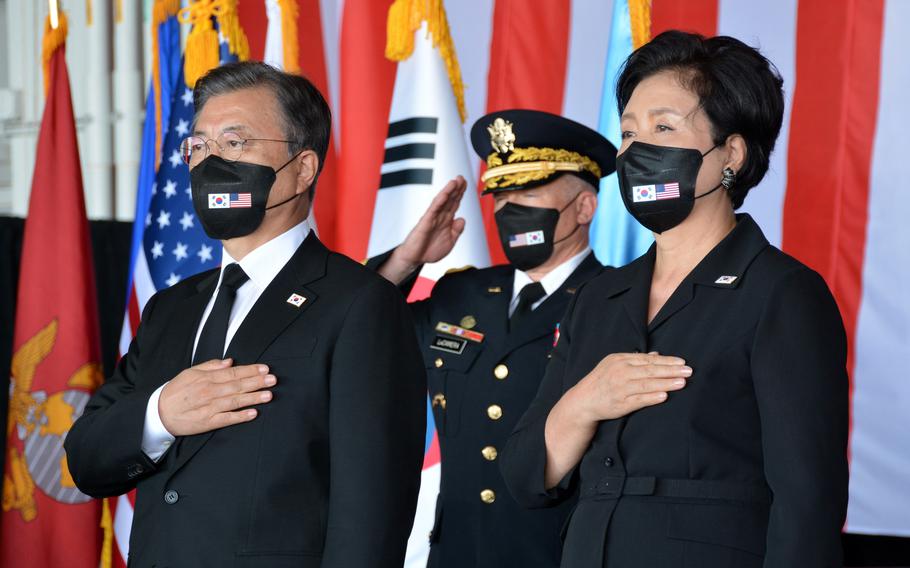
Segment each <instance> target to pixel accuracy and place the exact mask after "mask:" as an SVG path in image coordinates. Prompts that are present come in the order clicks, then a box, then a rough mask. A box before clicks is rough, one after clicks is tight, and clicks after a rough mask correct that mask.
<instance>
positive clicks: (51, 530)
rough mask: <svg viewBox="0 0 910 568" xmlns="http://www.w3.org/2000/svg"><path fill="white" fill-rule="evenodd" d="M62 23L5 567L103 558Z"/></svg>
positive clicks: (14, 384)
mask: <svg viewBox="0 0 910 568" xmlns="http://www.w3.org/2000/svg"><path fill="white" fill-rule="evenodd" d="M52 16H56V14H52ZM53 19H54V20H56V19H57V18H56V17H54V18H53ZM54 24H56V25H52V22H51V16H49V17H48V22H47V24H46V25H45V38H44V53H43V60H44V65H45V89H46V93H47V100H46V103H45V107H44V116H43V118H42V120H41V130H40V133H39V135H38V150H37V159H36V161H35V174H34V178H33V181H32V192H31V201H30V203H29V211H28V218H27V219H26V222H25V234H24V236H23V244H22V261H21V270H20V275H19V288H18V290H19V292H18V298H17V302H16V322H15V334H14V340H13V359H12V369H11V375H10V376H11V379H10V399H9V400H10V402H9V423H8V425H7V429H6V435H7V442H6V450H5V451H6V456H5V457H6V465H5V470H4V473H3V515H2V527H0V566H10V567H12V566H16V567H17V568H29V567H36V568H37V567H42V568H44V567H46V568H55V567H58V566H67V567H73V568H78V567H85V568H96V567H97V566H98V565H99V560H100V557H101V548H102V542H103V533H102V530H101V528H100V526H99V521H100V520H101V510H102V506H101V501H95V500H93V499H91V498H90V497H89V496H87V495H85V494H83V493H81V492H80V491H79V490H78V489H76V487H75V485H74V484H73V479H72V477H71V476H70V473H69V470H68V468H67V463H66V454H65V453H64V451H63V440H64V438H65V437H66V434H67V432H68V431H69V428H70V426H72V424H73V422H74V421H75V419H76V418H77V417H78V416H79V415H80V414H81V413H82V409H83V408H84V407H85V404H86V402H87V401H88V399H89V396H90V394H91V392H92V390H94V389H95V387H97V386H98V385H99V384H100V382H101V381H102V380H103V376H102V371H101V365H100V364H99V361H100V357H99V353H100V351H99V339H98V337H99V336H98V322H97V317H98V310H97V305H96V297H95V282H94V272H93V269H92V257H91V249H90V247H89V234H88V221H87V220H86V217H85V203H84V201H83V193H82V172H81V170H80V166H79V150H78V148H77V146H76V127H75V122H74V120H73V107H72V101H71V99H70V87H69V77H68V75H67V71H66V62H65V60H64V46H65V41H66V19H65V17H64V16H63V14H62V13H60V15H59V22H54Z"/></svg>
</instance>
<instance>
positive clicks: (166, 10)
mask: <svg viewBox="0 0 910 568" xmlns="http://www.w3.org/2000/svg"><path fill="white" fill-rule="evenodd" d="M179 11H180V0H155V5H154V6H152V91H153V92H154V96H155V116H156V117H157V120H155V170H156V171H157V170H158V165H159V164H160V163H161V144H162V136H163V134H162V132H161V96H162V95H161V61H160V60H159V58H158V55H159V53H158V31H159V28H160V27H161V24H163V23H164V22H166V21H167V19H168V18H171V17H173V16H176V15H177V12H179Z"/></svg>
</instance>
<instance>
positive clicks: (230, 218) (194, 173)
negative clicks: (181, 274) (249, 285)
mask: <svg viewBox="0 0 910 568" xmlns="http://www.w3.org/2000/svg"><path fill="white" fill-rule="evenodd" d="M298 155H299V154H298ZM296 157H297V156H294V157H293V158H291V159H290V160H288V161H287V162H285V164H284V165H283V166H281V167H280V168H278V169H277V170H273V169H272V168H270V167H269V166H265V165H262V164H251V163H248V162H229V161H227V160H225V159H223V158H222V157H221V156H216V155H214V154H212V155H210V156H208V157H206V159H204V160H202V161H201V162H200V163H199V165H198V166H196V167H195V168H193V169H192V170H190V186H191V187H192V193H193V208H194V209H195V210H196V215H197V216H198V217H199V221H200V222H201V223H202V228H203V229H205V234H207V235H208V236H209V237H211V238H213V239H218V240H225V239H234V238H237V237H245V236H247V235H249V234H250V233H252V232H253V231H255V230H256V229H258V228H259V225H261V224H262V219H263V218H264V217H265V212H266V211H267V210H268V209H273V208H275V207H278V206H279V205H284V204H285V203H287V202H288V201H291V200H292V199H296V198H298V197H300V196H301V195H304V193H298V194H296V195H293V196H291V197H289V198H288V199H285V200H284V201H282V202H281V203H276V204H275V205H272V206H271V207H266V206H265V204H266V203H267V202H268V200H269V192H270V191H271V190H272V185H273V184H274V183H275V177H276V176H277V175H278V172H280V171H281V170H283V169H284V168H285V166H287V165H288V164H290V163H291V162H293V161H294V159H295V158H296Z"/></svg>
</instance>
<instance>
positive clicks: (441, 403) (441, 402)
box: [433, 392, 446, 410]
mask: <svg viewBox="0 0 910 568" xmlns="http://www.w3.org/2000/svg"><path fill="white" fill-rule="evenodd" d="M437 406H438V407H439V408H441V409H443V410H445V409H446V395H444V394H442V393H441V392H440V393H436V394H434V395H433V408H436V407H437Z"/></svg>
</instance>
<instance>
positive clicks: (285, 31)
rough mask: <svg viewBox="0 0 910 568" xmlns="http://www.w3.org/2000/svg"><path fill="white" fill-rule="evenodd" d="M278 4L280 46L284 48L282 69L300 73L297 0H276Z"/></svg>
mask: <svg viewBox="0 0 910 568" xmlns="http://www.w3.org/2000/svg"><path fill="white" fill-rule="evenodd" d="M278 6H280V7H281V47H282V49H283V50H284V54H283V59H284V70H285V71H286V72H288V73H300V54H299V53H300V52H299V47H298V43H299V39H298V37H299V36H298V35H297V15H298V11H297V0H278Z"/></svg>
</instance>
